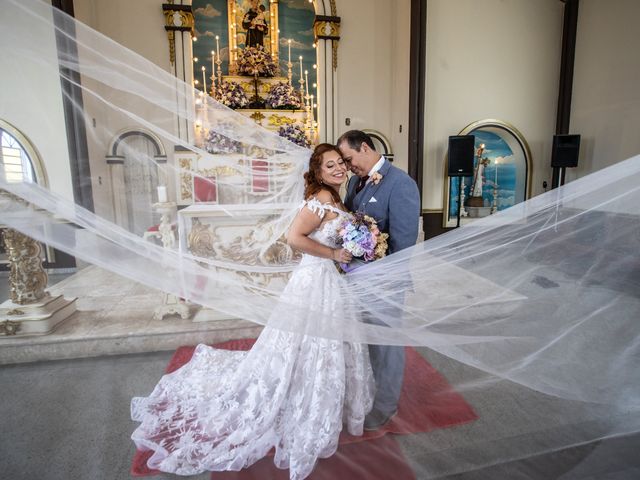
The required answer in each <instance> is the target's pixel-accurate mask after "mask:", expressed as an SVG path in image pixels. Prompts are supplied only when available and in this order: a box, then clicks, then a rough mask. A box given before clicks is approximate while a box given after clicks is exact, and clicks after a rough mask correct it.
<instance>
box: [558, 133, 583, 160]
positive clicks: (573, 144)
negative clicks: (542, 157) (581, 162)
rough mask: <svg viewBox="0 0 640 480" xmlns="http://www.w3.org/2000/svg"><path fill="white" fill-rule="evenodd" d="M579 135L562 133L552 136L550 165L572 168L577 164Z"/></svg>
mask: <svg viewBox="0 0 640 480" xmlns="http://www.w3.org/2000/svg"><path fill="white" fill-rule="evenodd" d="M579 154H580V135H575V134H563V135H554V136H553V147H552V150H551V166H552V167H553V168H574V167H577V166H578V156H579Z"/></svg>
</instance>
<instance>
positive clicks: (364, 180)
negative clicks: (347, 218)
mask: <svg viewBox="0 0 640 480" xmlns="http://www.w3.org/2000/svg"><path fill="white" fill-rule="evenodd" d="M367 180H369V175H367V176H366V177H362V178H361V179H360V181H359V182H358V185H357V186H356V194H358V193H360V190H362V189H363V188H364V186H365V185H366V184H367Z"/></svg>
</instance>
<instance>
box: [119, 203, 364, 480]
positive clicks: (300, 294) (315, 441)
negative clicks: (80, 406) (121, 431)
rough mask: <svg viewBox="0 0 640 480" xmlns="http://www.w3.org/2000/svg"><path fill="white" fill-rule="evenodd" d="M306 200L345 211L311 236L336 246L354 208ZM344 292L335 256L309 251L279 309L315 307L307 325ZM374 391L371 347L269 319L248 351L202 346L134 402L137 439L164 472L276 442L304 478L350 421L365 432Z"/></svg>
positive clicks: (234, 459)
mask: <svg viewBox="0 0 640 480" xmlns="http://www.w3.org/2000/svg"><path fill="white" fill-rule="evenodd" d="M302 208H309V209H310V210H312V211H313V212H315V213H316V214H318V215H319V216H320V217H321V218H323V217H324V216H325V213H326V211H328V210H329V211H333V212H336V213H338V217H336V218H335V219H332V220H328V221H326V222H325V223H324V224H323V225H322V226H321V228H319V229H317V230H315V231H314V232H313V233H312V234H311V235H309V237H310V238H312V239H313V240H316V241H317V242H320V243H322V244H324V245H327V246H330V247H332V248H335V247H336V246H337V245H336V243H335V238H336V229H337V228H338V226H339V225H340V222H341V220H344V218H345V215H348V214H346V213H344V212H342V211H341V210H338V209H336V208H335V207H332V206H331V205H328V204H321V203H320V202H319V201H318V200H317V199H315V198H313V199H311V200H309V201H308V202H304V204H303V207H302ZM344 291H345V282H344V279H343V278H342V276H341V275H340V274H339V273H338V271H337V269H336V267H335V265H334V263H333V261H332V260H328V259H321V258H318V257H313V256H310V255H304V256H303V258H302V261H301V262H300V265H299V267H297V268H296V270H295V271H294V272H293V274H292V276H291V279H290V281H289V283H288V284H287V286H286V288H285V290H284V292H283V294H282V296H281V300H282V302H280V303H279V306H278V307H277V308H276V309H275V310H274V312H273V313H272V317H274V318H281V317H278V316H282V315H287V314H289V315H291V313H290V312H291V311H292V308H291V305H296V306H299V307H305V311H307V310H312V311H313V314H311V313H310V314H309V315H308V316H304V315H298V314H296V315H297V316H298V317H302V318H300V319H299V321H300V322H301V325H302V328H301V329H300V330H302V329H303V328H304V324H303V323H302V322H327V321H328V322H330V323H331V322H334V321H332V320H327V319H330V318H336V315H331V314H330V313H331V312H340V311H341V310H342V309H343V307H344V305H343V302H342V301H341V298H342V295H343V294H344ZM294 310H296V311H298V310H297V309H294ZM318 311H322V312H326V313H327V315H326V317H325V318H322V316H319V315H318ZM344 315H352V314H351V313H349V312H345V313H344ZM338 317H339V316H338ZM296 321H298V319H296ZM334 323H335V322H334ZM347 323H350V322H347ZM326 327H327V328H329V329H339V328H340V325H327V326H326ZM374 393H375V392H374V381H373V374H372V371H371V366H370V363H369V354H368V349H367V346H366V345H361V344H353V343H345V342H343V341H340V340H330V339H326V338H319V337H313V336H308V335H305V334H303V333H293V332H290V331H284V330H278V329H275V328H272V327H269V326H267V327H265V329H264V330H263V332H262V333H261V335H260V337H259V338H258V339H257V341H256V343H255V345H254V346H253V348H252V349H251V350H250V351H247V352H245V351H229V350H219V349H215V348H211V347H208V346H206V345H198V346H197V347H196V349H195V352H194V354H193V357H192V359H191V360H190V361H189V362H188V363H187V364H186V365H184V366H183V367H182V368H180V369H178V370H177V371H175V372H173V373H170V374H168V375H165V376H163V377H162V378H161V379H160V382H159V383H158V385H157V386H156V387H155V389H154V391H153V392H152V393H151V395H150V396H149V397H146V398H144V397H138V398H134V399H133V400H132V402H131V417H132V418H133V420H135V421H138V422H141V425H140V426H139V427H138V428H137V429H136V430H135V431H134V432H133V434H132V437H131V438H132V439H133V441H134V442H135V444H136V446H137V447H138V449H140V450H152V451H153V452H154V453H153V455H152V456H151V458H150V459H149V460H148V462H147V465H148V466H149V467H150V468H153V469H158V470H161V471H164V472H171V473H177V474H180V475H192V474H197V473H200V472H203V471H207V470H212V471H222V470H240V469H242V468H245V467H248V466H250V465H251V464H253V463H254V462H256V461H257V460H260V459H261V458H263V457H265V456H266V455H267V454H268V453H269V451H270V450H272V448H275V456H274V462H275V464H276V466H278V467H279V468H288V469H289V470H290V478H291V479H303V478H305V477H307V476H308V475H309V474H310V473H311V471H312V470H313V467H314V465H315V463H316V461H317V459H318V458H326V457H329V456H330V455H332V454H333V453H334V452H335V451H336V449H337V447H338V437H339V435H340V432H341V430H342V426H343V423H344V424H346V426H347V430H348V431H349V433H351V434H352V435H362V430H363V422H364V417H365V415H366V414H367V413H368V412H369V410H370V409H371V407H372V404H373V396H374Z"/></svg>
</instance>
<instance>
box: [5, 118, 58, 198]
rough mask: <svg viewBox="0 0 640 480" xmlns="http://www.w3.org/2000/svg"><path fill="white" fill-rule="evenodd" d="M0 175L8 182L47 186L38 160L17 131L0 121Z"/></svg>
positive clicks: (29, 145)
mask: <svg viewBox="0 0 640 480" xmlns="http://www.w3.org/2000/svg"><path fill="white" fill-rule="evenodd" d="M0 172H1V173H0V174H1V175H2V176H3V177H4V178H5V179H6V180H7V181H8V182H15V183H21V182H34V183H39V184H41V185H43V186H46V185H47V179H46V176H45V172H44V170H43V168H42V164H41V162H40V158H39V157H38V154H37V153H36V151H35V149H34V148H33V146H32V145H31V142H29V141H28V140H27V138H26V137H25V136H24V135H23V134H22V133H20V131H19V130H17V129H16V128H14V127H13V126H11V125H10V124H8V123H7V122H4V121H2V120H0Z"/></svg>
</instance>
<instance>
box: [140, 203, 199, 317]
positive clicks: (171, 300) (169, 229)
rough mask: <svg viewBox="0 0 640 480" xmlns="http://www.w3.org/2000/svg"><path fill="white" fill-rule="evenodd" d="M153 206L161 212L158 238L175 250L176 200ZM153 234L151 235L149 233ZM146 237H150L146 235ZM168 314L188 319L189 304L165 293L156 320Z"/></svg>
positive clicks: (155, 312) (167, 247) (156, 235)
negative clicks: (174, 220)
mask: <svg viewBox="0 0 640 480" xmlns="http://www.w3.org/2000/svg"><path fill="white" fill-rule="evenodd" d="M153 208H154V209H155V210H156V212H158V213H159V214H160V224H159V225H158V230H157V232H152V233H155V235H153V236H155V237H156V238H158V237H159V238H160V241H161V242H162V246H163V247H164V248H166V249H169V250H173V249H174V248H175V245H176V236H175V230H174V229H175V224H174V223H173V222H172V219H173V218H174V217H175V213H176V204H175V202H162V203H156V204H154V205H153ZM149 236H151V235H149ZM145 238H148V236H147V235H145ZM166 315H180V318H182V319H183V320H186V319H188V318H189V316H190V311H189V306H188V305H187V304H186V302H185V301H184V300H183V299H181V298H179V297H177V296H176V295H174V294H172V293H166V292H165V293H163V299H162V304H161V305H160V306H158V307H156V309H155V310H154V312H153V319H154V320H162V319H163V318H164V317H165V316H166Z"/></svg>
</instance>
